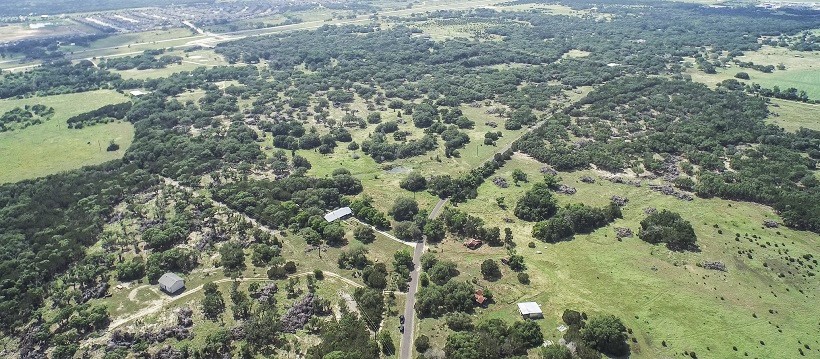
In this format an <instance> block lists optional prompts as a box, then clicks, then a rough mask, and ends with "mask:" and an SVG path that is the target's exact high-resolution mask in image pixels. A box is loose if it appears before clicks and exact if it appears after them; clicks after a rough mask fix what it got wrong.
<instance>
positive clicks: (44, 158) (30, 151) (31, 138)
mask: <svg viewBox="0 0 820 359" xmlns="http://www.w3.org/2000/svg"><path fill="white" fill-rule="evenodd" d="M126 100H127V99H126V97H125V96H123V95H122V94H119V93H116V92H114V91H108V90H101V91H92V92H86V93H78V94H68V95H57V96H47V97H34V98H27V99H23V100H0V113H5V112H6V111H9V110H11V109H12V108H15V107H19V106H24V105H26V104H29V105H34V104H43V105H46V106H51V107H53V108H54V112H55V113H54V117H53V118H52V119H51V120H50V121H46V122H45V123H43V124H40V125H35V126H30V127H28V128H25V129H21V130H17V131H9V132H3V133H0V169H2V171H0V183H6V182H17V181H20V180H24V179H29V178H35V177H41V176H45V175H49V174H53V173H58V172H62V171H67V170H71V169H75V168H79V167H82V166H87V165H94V164H100V163H103V162H106V161H110V160H114V159H118V158H121V157H122V155H123V154H124V153H125V150H126V149H127V148H128V146H129V145H130V144H131V141H132V139H133V137H134V129H133V126H131V124H129V123H123V122H117V123H109V124H101V125H97V126H91V127H86V128H83V129H79V130H74V129H69V128H68V127H67V126H66V123H65V120H66V119H68V118H69V117H71V116H74V115H78V114H81V113H84V112H87V111H90V110H92V109H96V108H99V107H102V106H105V105H109V104H113V103H119V102H124V101H126ZM112 140H113V141H115V142H116V143H117V144H119V145H120V150H119V151H113V152H107V151H106V147H107V146H108V143H109V141H112Z"/></svg>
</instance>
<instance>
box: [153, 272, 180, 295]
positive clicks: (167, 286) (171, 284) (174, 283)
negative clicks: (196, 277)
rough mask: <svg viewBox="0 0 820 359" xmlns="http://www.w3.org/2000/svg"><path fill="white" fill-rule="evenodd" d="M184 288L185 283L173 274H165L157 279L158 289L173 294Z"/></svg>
mask: <svg viewBox="0 0 820 359" xmlns="http://www.w3.org/2000/svg"><path fill="white" fill-rule="evenodd" d="M182 288H185V281H184V280H182V278H180V277H179V276H178V275H176V274H174V273H170V272H168V273H165V274H163V275H162V277H160V278H159V289H162V290H164V291H165V292H167V293H169V294H174V293H176V292H179V291H180V290H182Z"/></svg>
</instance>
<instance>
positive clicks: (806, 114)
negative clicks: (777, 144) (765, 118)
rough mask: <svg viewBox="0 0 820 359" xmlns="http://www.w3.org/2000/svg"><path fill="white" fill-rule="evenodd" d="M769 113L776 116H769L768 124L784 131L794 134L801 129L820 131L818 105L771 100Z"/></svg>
mask: <svg viewBox="0 0 820 359" xmlns="http://www.w3.org/2000/svg"><path fill="white" fill-rule="evenodd" d="M769 111H771V112H772V113H773V114H777V116H776V117H774V116H770V117H769V122H770V123H773V124H775V125H777V126H780V127H783V128H784V129H785V130H786V131H789V132H794V131H797V130H798V129H800V128H801V127H805V128H808V129H812V130H817V131H820V105H816V104H810V103H802V102H795V101H784V100H778V99H772V105H770V106H769Z"/></svg>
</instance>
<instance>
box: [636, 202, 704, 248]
mask: <svg viewBox="0 0 820 359" xmlns="http://www.w3.org/2000/svg"><path fill="white" fill-rule="evenodd" d="M638 237H640V238H641V239H643V240H644V241H647V242H649V243H653V244H654V243H666V246H667V247H668V248H669V249H672V250H685V249H691V248H693V247H695V240H696V239H697V237H696V236H695V230H694V229H693V228H692V224H691V223H689V222H688V221H686V220H684V219H683V218H682V217H681V216H680V214H677V213H675V212H671V211H668V210H663V211H660V212H655V213H652V214H650V215H649V216H647V217H646V219H644V220H643V221H641V230H640V231H639V232H638Z"/></svg>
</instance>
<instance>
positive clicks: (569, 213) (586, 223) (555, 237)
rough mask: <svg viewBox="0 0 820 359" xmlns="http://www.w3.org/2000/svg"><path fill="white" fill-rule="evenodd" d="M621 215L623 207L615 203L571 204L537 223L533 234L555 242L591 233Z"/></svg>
mask: <svg viewBox="0 0 820 359" xmlns="http://www.w3.org/2000/svg"><path fill="white" fill-rule="evenodd" d="M621 217H622V215H621V208H620V207H619V206H618V205H616V204H615V203H610V204H609V205H608V206H606V207H604V208H595V207H589V206H585V205H583V204H570V205H567V206H566V207H563V208H561V209H560V210H558V213H557V214H556V215H555V216H553V217H552V218H549V219H547V220H546V221H541V222H538V223H536V224H535V227H533V229H532V236H533V237H535V238H536V239H539V240H541V241H544V242H547V243H555V242H558V241H562V240H566V239H569V238H572V236H573V235H575V234H578V233H590V232H592V231H594V230H596V229H598V228H601V227H604V226H606V225H608V224H609V223H612V221H614V220H615V219H618V218H621Z"/></svg>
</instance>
